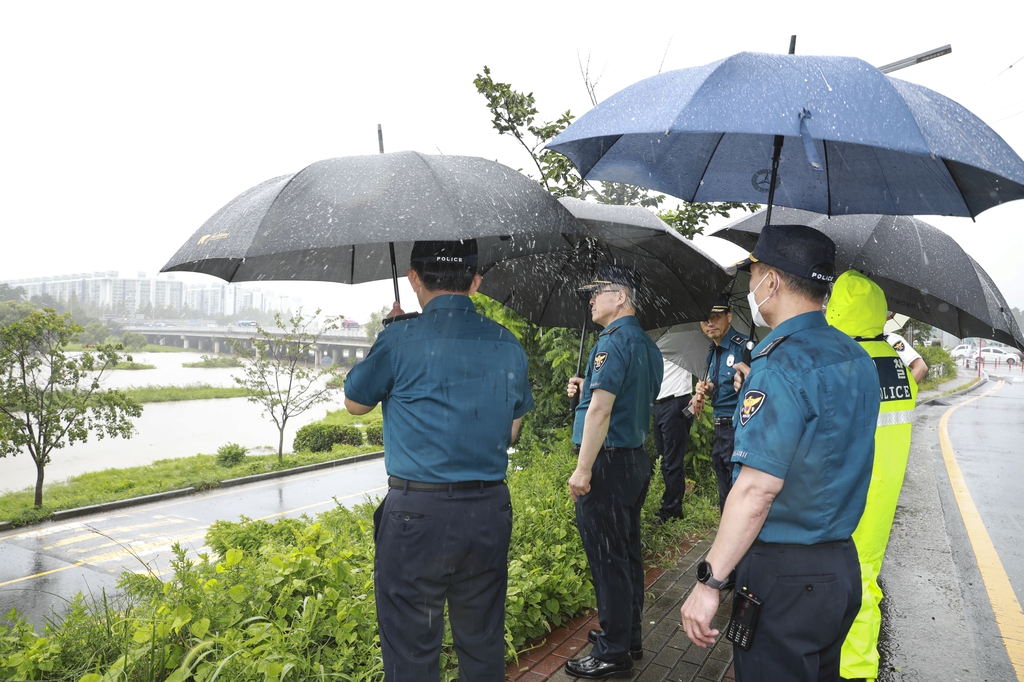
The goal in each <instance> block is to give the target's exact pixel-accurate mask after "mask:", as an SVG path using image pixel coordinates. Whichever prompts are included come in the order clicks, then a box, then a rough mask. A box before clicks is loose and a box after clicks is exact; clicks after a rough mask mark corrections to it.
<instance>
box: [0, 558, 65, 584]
mask: <svg viewBox="0 0 1024 682" xmlns="http://www.w3.org/2000/svg"><path fill="white" fill-rule="evenodd" d="M84 563H85V562H84V561H77V562H75V563H73V564H68V565H67V566H61V567H60V568H54V569H53V570H50V571H43V572H42V573H36V574H35V575H26V576H25V577H23V578H15V579H14V580H8V581H6V582H2V583H0V587H4V586H6V585H13V584H14V583H20V582H23V581H25V580H32V579H33V578H42V577H43V576H44V575H50V574H51V573H60V572H61V571H66V570H68V569H69V568H78V567H79V566H81V565H82V564H84Z"/></svg>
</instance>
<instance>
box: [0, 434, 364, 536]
mask: <svg viewBox="0 0 1024 682" xmlns="http://www.w3.org/2000/svg"><path fill="white" fill-rule="evenodd" d="M379 450H380V447H379V446H375V445H363V446H352V445H336V446H335V447H334V450H332V451H331V452H317V453H310V452H300V453H295V454H290V455H285V458H284V462H282V463H278V461H277V453H276V452H275V453H272V454H268V455H248V456H247V457H246V458H245V459H244V460H243V461H242V462H241V463H239V464H237V465H235V466H231V467H225V466H220V465H218V464H217V462H216V457H215V456H214V455H195V456H193V457H182V458H177V459H162V460H158V461H156V462H153V463H152V464H148V465H145V466H138V467H130V468H126V469H104V470H103V471H96V472H91V473H87V474H81V475H79V476H74V477H72V478H69V479H67V480H66V481H59V482H54V483H50V484H48V485H46V486H45V487H44V488H43V505H44V506H43V508H42V509H39V510H37V509H35V507H33V500H34V491H33V489H32V488H26V489H25V490H20V491H16V492H9V493H5V494H3V495H0V521H9V522H11V523H12V524H14V525H16V526H20V525H26V524H29V523H36V522H39V521H43V520H45V519H47V518H49V517H50V515H51V514H52V513H53V512H55V511H59V510H62V509H74V508H76V507H85V506H88V505H93V504H101V503H103V502H114V501H117V500H125V499H128V498H131V497H140V496H142V495H152V494H154V493H160V492H166V491H169V490H179V489H181V488H189V487H192V488H196V489H197V490H208V489H210V488H216V487H217V486H218V485H219V482H220V481H223V480H227V479H229V478H239V477H241V476H251V475H253V474H262V473H267V472H271V471H283V470H286V469H291V468H294V467H297V466H303V465H306V464H316V463H318V462H327V461H330V460H333V459H340V458H343V457H351V456H352V455H358V454H361V453H365V452H376V451H379Z"/></svg>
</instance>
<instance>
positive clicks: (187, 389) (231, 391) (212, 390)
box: [122, 384, 250, 403]
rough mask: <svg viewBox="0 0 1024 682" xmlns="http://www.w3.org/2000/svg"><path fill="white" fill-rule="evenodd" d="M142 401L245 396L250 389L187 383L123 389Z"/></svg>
mask: <svg viewBox="0 0 1024 682" xmlns="http://www.w3.org/2000/svg"><path fill="white" fill-rule="evenodd" d="M122 391H123V392H124V393H127V394H128V396H129V397H131V398H134V399H135V400H136V401H138V402H140V403H169V402H176V401H180V400H212V399H215V398H244V397H246V396H248V395H249V393H250V392H249V389H247V388H242V387H241V386H211V385H209V384H187V385H185V386H140V387H137V388H125V389H122Z"/></svg>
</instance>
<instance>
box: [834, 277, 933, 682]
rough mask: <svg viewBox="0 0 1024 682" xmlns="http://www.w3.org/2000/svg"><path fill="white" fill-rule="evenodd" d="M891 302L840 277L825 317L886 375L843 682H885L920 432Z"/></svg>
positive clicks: (865, 283)
mask: <svg viewBox="0 0 1024 682" xmlns="http://www.w3.org/2000/svg"><path fill="white" fill-rule="evenodd" d="M885 314H886V301H885V294H884V293H883V292H882V289H881V287H879V286H878V285H877V284H875V283H874V282H872V281H871V280H870V279H868V278H867V277H865V276H864V275H862V274H860V273H859V272H857V271H856V270H848V271H846V272H844V273H843V274H842V275H840V277H839V279H837V280H836V283H835V285H834V286H833V287H832V295H831V296H830V297H829V301H828V309H827V310H826V311H825V317H826V319H827V320H828V323H829V324H831V325H832V326H833V327H835V328H836V329H839V330H840V331H843V332H845V333H846V334H849V335H850V336H851V337H853V339H854V340H855V341H856V342H857V343H859V344H860V345H861V347H862V348H863V349H864V350H865V351H867V353H868V355H870V356H871V359H872V360H874V363H875V368H876V369H877V370H878V382H879V397H880V399H881V401H882V403H881V406H880V408H879V411H878V426H877V428H876V429H875V463H874V466H873V467H872V469H871V485H870V486H869V487H868V499H867V504H866V506H865V507H864V514H863V515H862V516H861V518H860V522H859V523H858V524H857V529H856V530H854V531H853V542H854V544H855V545H856V546H857V556H858V558H859V560H860V572H861V590H862V595H861V600H862V601H861V607H860V611H858V612H857V618H856V619H855V620H854V621H853V626H852V627H851V628H850V633H849V634H848V635H847V636H846V642H845V643H844V644H843V650H842V656H841V663H840V674H841V675H842V676H843V679H850V680H855V679H856V680H874V679H875V678H877V677H878V631H879V628H880V627H881V625H882V612H881V611H880V610H879V608H878V604H879V603H880V602H881V601H882V589H881V587H879V585H878V573H879V571H880V570H881V569H882V559H883V558H884V557H885V547H886V545H887V544H888V542H889V533H890V532H891V531H892V521H893V518H894V517H895V516H896V502H897V501H898V500H899V496H900V489H901V488H902V487H903V476H904V474H905V473H906V471H907V459H908V458H909V456H910V435H911V432H912V431H913V428H914V423H913V422H914V407H915V404H916V400H917V382H916V381H915V380H914V377H913V375H912V372H913V365H911V366H910V367H907V366H905V365H904V360H903V359H902V358H900V357H899V355H898V351H897V350H895V349H894V348H893V347H892V346H891V345H890V342H889V340H888V339H887V338H885V335H883V333H882V328H883V327H884V326H885V316H886V315H885Z"/></svg>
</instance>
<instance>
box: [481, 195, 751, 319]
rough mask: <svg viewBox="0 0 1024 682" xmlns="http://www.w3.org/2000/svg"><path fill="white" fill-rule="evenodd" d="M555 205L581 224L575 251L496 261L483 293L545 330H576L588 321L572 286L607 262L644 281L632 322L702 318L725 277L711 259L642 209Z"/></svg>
mask: <svg viewBox="0 0 1024 682" xmlns="http://www.w3.org/2000/svg"><path fill="white" fill-rule="evenodd" d="M559 201H560V202H561V203H562V204H563V205H564V206H565V207H566V208H567V209H568V210H569V211H570V212H571V213H572V214H573V215H574V216H575V217H576V218H577V219H578V220H579V221H580V222H581V223H582V224H583V225H585V226H586V228H587V230H586V234H575V235H570V236H569V238H570V239H571V240H573V241H574V243H575V246H576V248H575V249H573V250H554V251H548V252H543V253H534V254H532V255H528V256H524V257H520V258H512V259H507V260H502V261H497V262H495V263H494V264H493V266H491V267H490V268H488V269H486V271H485V272H484V279H483V284H482V285H481V286H480V292H481V293H484V294H487V295H488V296H490V297H491V298H493V299H495V300H497V301H498V302H500V303H502V304H503V305H505V306H507V307H509V308H511V309H513V310H515V311H516V312H518V313H519V314H521V315H523V316H524V317H526V318H527V319H528V320H530V321H531V322H533V323H534V324H537V325H539V326H542V327H576V326H579V325H580V324H581V323H582V322H583V320H584V319H588V318H589V309H590V306H589V301H588V300H586V299H584V298H583V297H581V296H580V295H579V294H578V293H577V291H576V290H577V289H578V288H579V287H580V286H582V285H584V284H587V283H589V282H590V281H591V278H592V277H593V274H594V272H595V270H596V269H597V267H598V266H599V265H601V264H604V263H609V264H616V265H628V266H631V267H634V268H636V269H637V270H639V271H640V273H641V275H642V276H643V281H644V286H643V288H642V290H641V291H639V292H637V295H638V298H639V301H638V303H639V310H638V311H637V317H638V318H639V320H640V325H641V326H642V327H643V328H644V329H654V328H658V327H666V326H669V325H672V324H677V323H681V322H688V321H695V320H702V319H706V318H707V315H708V312H709V311H710V310H711V307H712V306H713V305H714V302H715V298H716V297H717V296H718V294H719V293H720V292H721V291H722V290H723V289H724V288H725V287H726V286H727V285H728V283H729V280H730V279H731V278H730V276H729V274H728V273H726V271H725V270H724V269H723V268H722V267H721V266H720V265H718V264H717V263H716V262H715V261H714V260H713V259H712V258H711V257H710V256H708V255H707V254H705V253H704V252H703V251H701V250H700V249H698V248H697V247H696V246H694V245H693V244H691V243H690V242H689V241H687V240H686V239H684V238H683V237H681V236H680V235H679V234H678V233H677V232H676V231H675V230H673V229H672V228H671V227H669V226H668V225H666V224H665V223H664V222H663V221H661V220H660V219H659V218H658V217H657V216H655V215H654V214H653V213H651V212H650V211H648V210H647V209H644V208H640V207H639V206H609V205H605V204H597V203H592V202H585V201H580V200H579V199H570V198H563V199H559Z"/></svg>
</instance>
